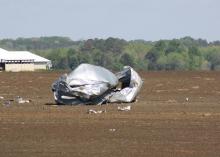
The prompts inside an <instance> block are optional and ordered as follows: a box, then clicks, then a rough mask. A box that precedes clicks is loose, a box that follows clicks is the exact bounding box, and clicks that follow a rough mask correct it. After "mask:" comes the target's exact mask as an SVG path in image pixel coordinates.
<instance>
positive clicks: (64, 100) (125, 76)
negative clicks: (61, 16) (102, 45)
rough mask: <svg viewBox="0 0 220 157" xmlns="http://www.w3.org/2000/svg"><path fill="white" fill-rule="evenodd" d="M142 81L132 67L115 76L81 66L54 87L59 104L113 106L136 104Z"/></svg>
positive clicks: (106, 71)
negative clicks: (120, 103)
mask: <svg viewBox="0 0 220 157" xmlns="http://www.w3.org/2000/svg"><path fill="white" fill-rule="evenodd" d="M142 84H143V81H142V80H141V78H140V76H139V75H138V73H137V72H136V71H134V69H133V68H131V67H130V66H125V67H124V69H123V71H121V72H118V73H116V74H113V73H112V72H111V71H109V70H107V69H105V68H103V67H100V66H95V65H91V64H81V65H79V66H78V67H77V68H76V69H75V70H73V71H72V72H71V73H70V74H68V75H67V74H64V75H62V76H61V77H60V78H59V79H58V80H56V81H55V82H54V83H53V84H52V91H53V93H54V99H55V101H56V103H57V104H69V105H81V104H93V105H101V104H104V103H108V102H109V103H113V102H134V101H135V99H136V97H137V95H138V93H139V91H140V89H141V87H142Z"/></svg>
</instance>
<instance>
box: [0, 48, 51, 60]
mask: <svg viewBox="0 0 220 157" xmlns="http://www.w3.org/2000/svg"><path fill="white" fill-rule="evenodd" d="M0 60H34V62H50V60H48V59H46V58H43V57H41V56H38V55H36V54H33V53H31V52H29V51H7V50H4V49H1V48H0Z"/></svg>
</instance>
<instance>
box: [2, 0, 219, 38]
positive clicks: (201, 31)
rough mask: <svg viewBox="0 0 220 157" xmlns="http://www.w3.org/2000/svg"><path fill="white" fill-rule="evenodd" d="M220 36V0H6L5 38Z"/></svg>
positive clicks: (3, 7)
mask: <svg viewBox="0 0 220 157" xmlns="http://www.w3.org/2000/svg"><path fill="white" fill-rule="evenodd" d="M40 36H67V37H70V38H72V39H73V40H79V39H88V38H108V37H118V38H123V39H126V40H133V39H144V40H159V39H173V38H180V37H184V36H192V37H194V38H203V39H207V40H208V41H213V40H220V0H0V39H3V38H17V37H40Z"/></svg>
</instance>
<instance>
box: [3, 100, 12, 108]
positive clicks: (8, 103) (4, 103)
mask: <svg viewBox="0 0 220 157" xmlns="http://www.w3.org/2000/svg"><path fill="white" fill-rule="evenodd" d="M3 105H4V106H6V107H9V106H10V105H11V101H10V100H6V101H4V102H3Z"/></svg>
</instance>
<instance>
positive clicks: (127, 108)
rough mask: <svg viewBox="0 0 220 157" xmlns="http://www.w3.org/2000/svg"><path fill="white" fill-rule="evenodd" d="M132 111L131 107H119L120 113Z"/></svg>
mask: <svg viewBox="0 0 220 157" xmlns="http://www.w3.org/2000/svg"><path fill="white" fill-rule="evenodd" d="M130 110H131V106H125V107H120V106H118V111H130Z"/></svg>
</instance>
